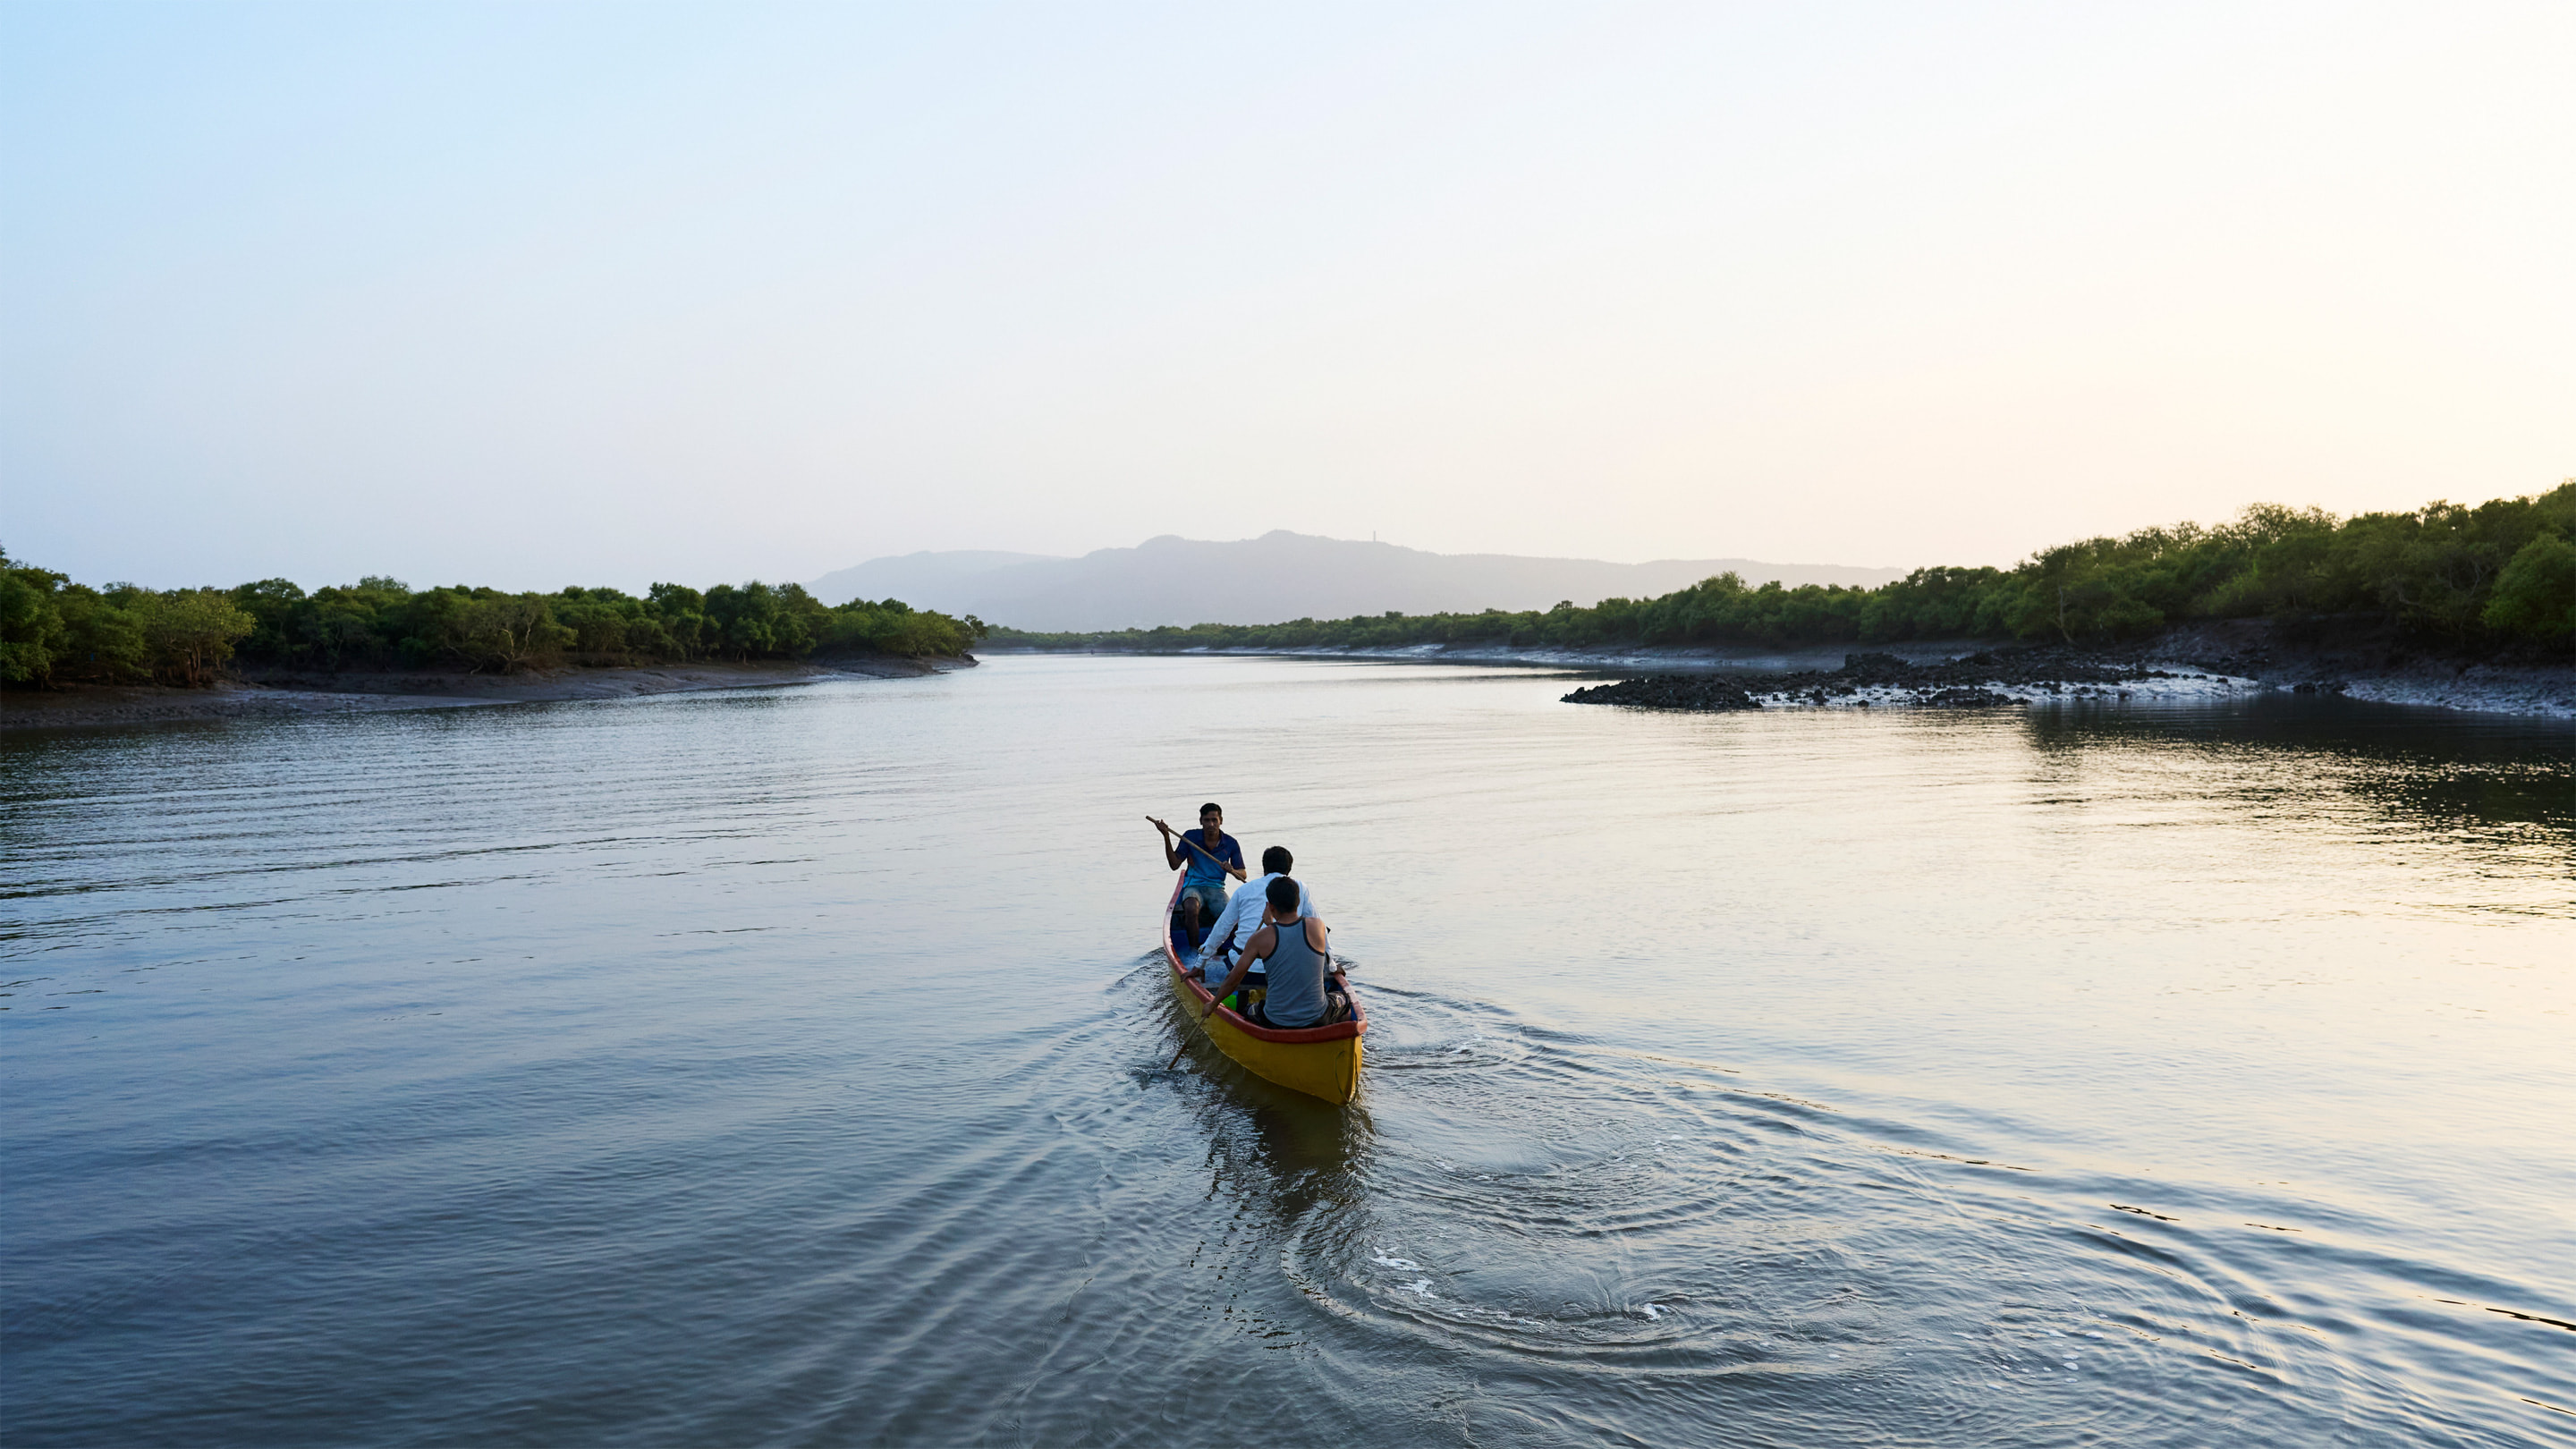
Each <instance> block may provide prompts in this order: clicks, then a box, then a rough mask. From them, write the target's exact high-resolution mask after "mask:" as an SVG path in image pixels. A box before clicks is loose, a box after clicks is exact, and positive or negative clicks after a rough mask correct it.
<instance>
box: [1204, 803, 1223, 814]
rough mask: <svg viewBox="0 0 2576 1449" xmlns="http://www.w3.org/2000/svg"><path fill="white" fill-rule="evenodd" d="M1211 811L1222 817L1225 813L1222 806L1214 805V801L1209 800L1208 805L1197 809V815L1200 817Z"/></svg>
mask: <svg viewBox="0 0 2576 1449" xmlns="http://www.w3.org/2000/svg"><path fill="white" fill-rule="evenodd" d="M1211 810H1213V811H1215V812H1216V813H1217V814H1219V815H1223V814H1224V813H1225V807H1224V806H1222V805H1219V804H1218V803H1216V802H1215V801H1213V800H1210V801H1209V802H1208V803H1206V804H1205V805H1202V806H1200V807H1199V813H1200V814H1201V815H1205V814H1206V813H1208V812H1209V811H1211Z"/></svg>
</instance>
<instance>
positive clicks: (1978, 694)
mask: <svg viewBox="0 0 2576 1449" xmlns="http://www.w3.org/2000/svg"><path fill="white" fill-rule="evenodd" d="M2261 687H2262V686H2260V685H2259V684H2258V683H2257V682H2256V681H2255V680H2254V679H2253V678H2252V677H2251V676H2250V675H2242V674H2232V673H2225V672H2217V671H2212V670H2206V669H2166V668H2159V667H2155V666H2153V665H2150V664H2147V663H2146V662H2144V661H2141V660H2118V659H2105V658H2103V657H2101V656H2099V655H2096V654H2090V653H2085V652H2081V651H2077V650H2071V649H2049V648H2040V649H2003V650H1991V651H1986V652H1982V653H1977V654H1971V655H1968V656H1967V657H1965V658H1961V659H1953V660H1943V661H1938V662H1933V663H1921V664H1917V663H1910V662H1908V661H1906V660H1904V659H1900V658H1898V657H1896V656H1895V655H1893V654H1876V653H1864V654H1851V655H1847V656H1846V657H1845V658H1844V661H1843V666H1842V667H1841V668H1840V669H1834V670H1800V671H1796V672H1794V673H1786V674H1726V673H1714V672H1712V673H1691V674H1679V673H1674V674H1648V675H1642V676H1639V677H1637V678H1634V679H1623V680H1620V681H1619V682H1618V683H1616V684H1596V685H1592V686H1589V687H1587V688H1583V689H1578V690H1575V691H1574V692H1573V693H1571V694H1569V695H1566V696H1565V700H1566V702H1567V703H1568V704H1620V705H1628V706H1630V707H1632V708H1637V709H1681V710H1729V709H1765V708H1781V707H1784V706H1800V705H1803V706H1810V707H1815V708H1827V709H1830V708H1850V709H1867V708H1870V707H1872V706H1880V707H1886V706H1909V707H1915V708H1927V709H1973V708H1981V707H1985V706H1990V705H2006V704H2032V703H2038V702H2040V701H2044V700H2052V699H2070V698H2072V699H2091V698H2113V699H2134V698H2137V697H2139V696H2140V695H2142V694H2143V695H2146V696H2149V697H2152V698H2159V699H2184V698H2195V697H2223V696H2228V695H2234V694H2238V693H2240V692H2245V691H2251V690H2256V689H2259V688H2261ZM2338 692H2340V691H2338Z"/></svg>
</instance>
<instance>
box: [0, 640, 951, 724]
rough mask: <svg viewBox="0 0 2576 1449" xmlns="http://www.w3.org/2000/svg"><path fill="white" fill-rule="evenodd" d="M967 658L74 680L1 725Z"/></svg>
mask: <svg viewBox="0 0 2576 1449" xmlns="http://www.w3.org/2000/svg"><path fill="white" fill-rule="evenodd" d="M974 662H975V661H974V660H973V659H972V658H971V657H968V658H961V659H939V660H918V659H895V658H888V657H879V656H866V657H860V658H847V659H832V660H820V661H812V662H805V663H795V664H719V663H710V664H684V665H669V666H658V667H646V668H617V669H589V668H567V669H552V670H537V671H531V672H529V673H525V674H466V673H457V672H453V671H439V670H422V671H391V672H386V673H380V674H318V673H303V672H296V671H286V670H274V671H260V672H252V673H246V674H244V675H242V676H239V677H237V678H233V679H229V680H226V681H225V682H224V683H222V684H220V685H217V686H215V687H214V688H211V689H174V688H170V687H167V686H163V685H156V684H92V685H71V686H68V687H65V688H61V689H10V690H8V691H6V692H0V730H7V731H9V732H11V733H15V732H17V731H20V730H49V729H91V728H97V727H100V726H108V725H134V724H164V723H172V722H178V721H185V720H209V719H246V718H274V717H279V716H286V715H316V714H360V713H376V712H381V711H384V710H398V709H463V708H471V707H475V706H479V705H492V704H530V703H541V702H545V701H552V700H571V699H632V698H636V697H639V696H643V695H656V694H688V693H695V692H698V691H702V690H710V689H756V688H762V687H766V686H773V685H781V684H810V683H813V682H815V681H817V680H824V679H849V678H862V679H893V678H912V677H916V676H919V675H924V674H935V673H938V672H940V671H942V670H946V669H959V668H966V667H970V666H972V665H973V664H974Z"/></svg>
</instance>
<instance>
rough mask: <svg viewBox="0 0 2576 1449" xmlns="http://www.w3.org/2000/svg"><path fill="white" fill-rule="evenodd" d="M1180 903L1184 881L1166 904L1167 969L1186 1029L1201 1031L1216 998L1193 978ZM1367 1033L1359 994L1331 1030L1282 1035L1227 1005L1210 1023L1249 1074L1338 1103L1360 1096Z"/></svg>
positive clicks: (1215, 1038) (1212, 1035)
mask: <svg viewBox="0 0 2576 1449" xmlns="http://www.w3.org/2000/svg"><path fill="white" fill-rule="evenodd" d="M1180 903H1181V883H1180V881H1179V880H1175V881H1173V882H1172V898H1171V900H1170V901H1168V902H1166V903H1165V904H1164V906H1163V965H1164V967H1165V969H1167V970H1168V971H1169V972H1170V973H1171V977H1172V994H1173V995H1174V996H1176V997H1178V998H1179V999H1180V1004H1181V1010H1182V1011H1183V1012H1185V1013H1186V1014H1187V1015H1188V1017H1189V1021H1188V1022H1187V1023H1184V1029H1185V1030H1190V1031H1195V1030H1197V1029H1198V1028H1197V1026H1196V1025H1195V1023H1196V1022H1197V1021H1198V1019H1199V1015H1200V1013H1202V1012H1205V1011H1206V1010H1207V1009H1208V1005H1209V1003H1211V1002H1213V1001H1215V1000H1216V998H1215V997H1214V996H1213V995H1211V994H1209V992H1208V989H1207V987H1206V986H1205V985H1204V984H1203V983H1201V982H1200V981H1199V979H1198V978H1197V977H1195V976H1192V975H1191V974H1190V971H1189V967H1188V965H1187V964H1186V962H1185V960H1184V957H1183V952H1184V951H1185V950H1186V949H1187V947H1186V944H1185V943H1184V942H1183V941H1182V939H1181V934H1180V931H1181V928H1180V925H1179V923H1178V922H1177V921H1176V920H1175V919H1174V913H1175V912H1176V911H1178V910H1179V908H1180ZM1367 1031H1368V1009H1367V1008H1366V1007H1363V1006H1361V1005H1360V999H1359V993H1357V992H1353V993H1351V1015H1350V1019H1349V1020H1348V1021H1337V1022H1334V1023H1332V1024H1331V1025H1329V1026H1310V1027H1306V1028H1304V1029H1303V1030H1300V1031H1279V1030H1276V1029H1274V1028H1271V1027H1266V1026H1254V1025H1253V1024H1252V1023H1251V1022H1249V1021H1246V1020H1245V1019H1244V1018H1242V1017H1241V1016H1238V1015H1236V1014H1235V1013H1234V1012H1233V1011H1231V1010H1229V1009H1227V1008H1225V1007H1222V1006H1220V1007H1218V1008H1217V1009H1216V1012H1215V1014H1213V1015H1211V1016H1209V1017H1208V1019H1207V1035H1208V1040H1210V1041H1212V1042H1215V1043H1216V1047H1217V1050H1218V1051H1221V1052H1223V1053H1225V1054H1226V1055H1227V1056H1230V1057H1232V1058H1234V1059H1235V1061H1237V1062H1239V1063H1241V1064H1242V1066H1243V1069H1244V1070H1245V1071H1247V1072H1250V1073H1252V1074H1253V1075H1254V1076H1256V1077H1259V1078H1261V1079H1262V1080H1264V1081H1269V1082H1276V1083H1278V1084H1279V1085H1280V1086H1283V1087H1286V1088H1288V1089H1289V1090H1291V1091H1297V1092H1303V1093H1305V1094H1306V1095H1307V1096H1309V1097H1321V1098H1323V1099H1324V1100H1325V1101H1327V1102H1333V1103H1342V1102H1347V1101H1349V1100H1350V1099H1351V1098H1353V1097H1356V1096H1358V1095H1359V1091H1360V1038H1361V1037H1362V1036H1363V1035H1365V1034H1366V1033H1367Z"/></svg>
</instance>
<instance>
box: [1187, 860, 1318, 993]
mask: <svg viewBox="0 0 2576 1449" xmlns="http://www.w3.org/2000/svg"><path fill="white" fill-rule="evenodd" d="M1296 864H1297V861H1296V857H1294V856H1292V855H1290V854H1289V853H1288V847H1286V846H1284V845H1274V846H1272V847H1270V848H1269V849H1268V850H1265V851H1263V852H1261V874H1259V875H1256V876H1254V877H1253V878H1252V879H1251V881H1250V882H1249V883H1247V884H1244V885H1240V886H1237V887H1235V891H1234V899H1232V900H1230V901H1227V902H1226V903H1225V910H1224V911H1223V912H1222V913H1221V914H1219V915H1218V916H1217V918H1216V924H1215V925H1212V926H1210V927H1208V934H1207V943H1206V944H1205V945H1202V946H1201V947H1199V956H1198V960H1197V961H1196V962H1195V963H1194V965H1195V967H1196V970H1197V973H1198V977H1199V979H1200V980H1202V981H1204V982H1206V983H1207V984H1208V985H1210V986H1214V985H1216V984H1217V983H1218V982H1219V981H1222V980H1224V979H1225V973H1226V972H1227V971H1228V970H1230V969H1232V967H1233V965H1234V953H1235V951H1237V950H1238V949H1240V948H1241V947H1242V945H1243V943H1244V942H1246V941H1249V940H1251V939H1252V933H1253V932H1255V931H1257V930H1260V929H1261V910H1262V907H1263V906H1264V905H1266V904H1267V903H1268V902H1269V899H1270V897H1269V891H1270V883H1271V882H1272V881H1274V880H1277V879H1279V878H1280V877H1281V876H1283V875H1286V874H1287V873H1288V872H1289V871H1290V870H1292V869H1294V868H1295V867H1296ZM1297 914H1299V915H1301V916H1311V915H1313V914H1315V898H1314V897H1313V896H1311V895H1308V894H1305V890H1304V887H1302V886H1301V887H1299V888H1298V896H1297ZM1266 984H1267V983H1266V982H1264V981H1263V980H1262V976H1261V970H1260V968H1258V967H1255V968H1254V969H1253V971H1252V973H1251V974H1250V975H1249V976H1247V977H1245V978H1244V982H1243V985H1244V989H1245V990H1248V991H1259V990H1261V989H1262V988H1263V987H1264V986H1265V985H1266Z"/></svg>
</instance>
